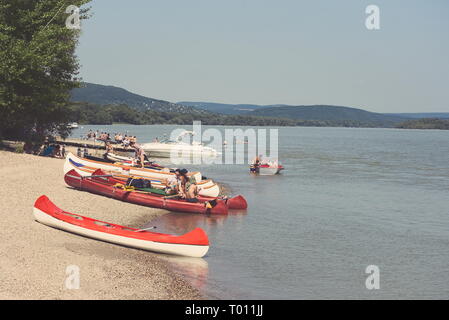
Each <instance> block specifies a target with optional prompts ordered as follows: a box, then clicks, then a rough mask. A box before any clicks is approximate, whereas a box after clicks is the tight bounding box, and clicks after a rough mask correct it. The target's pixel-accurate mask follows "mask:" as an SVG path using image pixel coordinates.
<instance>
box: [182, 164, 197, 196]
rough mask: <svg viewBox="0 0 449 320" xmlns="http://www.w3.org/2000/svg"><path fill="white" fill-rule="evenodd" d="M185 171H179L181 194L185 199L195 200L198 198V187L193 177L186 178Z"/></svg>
mask: <svg viewBox="0 0 449 320" xmlns="http://www.w3.org/2000/svg"><path fill="white" fill-rule="evenodd" d="M187 173H188V171H187V169H181V170H180V178H181V188H180V189H182V193H183V195H184V197H185V198H186V199H196V198H197V197H198V187H197V182H196V179H195V176H193V175H191V176H190V177H188V176H187Z"/></svg>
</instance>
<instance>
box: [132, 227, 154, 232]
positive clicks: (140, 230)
mask: <svg viewBox="0 0 449 320" xmlns="http://www.w3.org/2000/svg"><path fill="white" fill-rule="evenodd" d="M156 228H157V227H156V226H153V227H150V228H145V229H139V230H136V232H142V231H147V230H152V229H156Z"/></svg>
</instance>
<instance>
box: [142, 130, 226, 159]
mask: <svg viewBox="0 0 449 320" xmlns="http://www.w3.org/2000/svg"><path fill="white" fill-rule="evenodd" d="M186 135H189V136H193V135H195V133H194V132H193V131H184V132H183V133H181V134H180V135H179V136H178V137H177V138H176V139H175V140H174V141H173V140H169V139H163V140H161V141H153V142H149V143H145V144H143V145H142V148H143V149H144V150H145V152H148V154H149V156H150V157H160V158H171V157H177V158H185V157H201V156H206V157H216V156H217V155H218V154H219V153H218V152H217V150H215V149H213V148H211V147H206V146H204V145H203V144H202V143H200V142H196V141H192V142H191V143H186V142H183V141H182V139H183V138H184V137H185V136H186Z"/></svg>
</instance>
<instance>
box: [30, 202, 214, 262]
mask: <svg viewBox="0 0 449 320" xmlns="http://www.w3.org/2000/svg"><path fill="white" fill-rule="evenodd" d="M33 215H34V219H35V220H36V221H38V222H40V223H42V224H45V225H47V226H50V227H53V228H57V229H61V230H64V231H68V232H72V233H75V234H78V235H81V236H85V237H89V238H93V239H97V240H102V241H106V242H111V243H115V244H118V245H122V246H126V247H131V248H136V249H143V250H147V251H154V252H158V253H167V254H175V255H180V256H186V257H195V258H201V257H203V256H205V255H206V253H207V251H208V250H209V239H208V237H207V234H206V233H205V232H204V230H203V229H201V228H196V229H194V230H193V231H191V232H188V233H186V234H184V235H182V236H176V235H170V234H164V233H156V232H150V231H148V230H147V229H135V228H129V227H124V226H120V225H116V224H112V223H109V222H104V221H99V220H95V219H91V218H87V217H84V216H80V215H77V214H73V213H70V212H67V211H64V210H61V209H60V208H58V207H57V206H56V205H55V204H53V203H52V202H51V201H50V199H48V197H46V196H41V197H39V198H38V199H37V200H36V202H35V203H34V207H33Z"/></svg>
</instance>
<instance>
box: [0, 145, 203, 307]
mask: <svg viewBox="0 0 449 320" xmlns="http://www.w3.org/2000/svg"><path fill="white" fill-rule="evenodd" d="M0 163H1V167H0V176H1V177H2V178H3V183H2V184H1V185H0V195H1V203H0V214H1V216H2V222H1V225H2V232H1V233H0V255H1V263H0V283H1V284H2V285H1V286H0V299H201V295H200V293H199V292H198V290H196V289H194V288H193V287H192V286H190V285H189V284H188V283H187V281H186V280H184V279H182V278H181V277H180V276H178V275H176V274H174V273H173V272H172V271H171V270H170V269H169V267H168V266H167V264H166V262H164V261H163V260H162V259H160V258H158V256H157V255H156V254H153V253H149V252H145V251H140V250H134V249H129V248H124V247H120V246H117V245H113V244H109V243H104V242H100V241H97V240H92V239H87V238H83V237H80V236H77V235H74V234H70V233H67V232H64V231H60V230H56V229H53V228H50V227H47V226H45V225H42V224H39V223H37V222H35V221H34V219H33V217H32V208H33V203H34V201H35V200H36V199H37V198H38V197H39V196H40V195H42V194H45V195H47V196H48V197H49V198H50V199H51V200H52V201H54V202H55V204H57V205H58V206H60V207H61V208H63V209H65V210H67V211H71V212H73V213H78V214H81V215H85V216H88V217H92V218H96V219H100V220H104V221H110V222H113V223H117V224H123V225H128V226H131V227H140V226H141V225H142V224H143V223H144V222H148V221H149V220H151V219H152V218H154V217H156V216H158V215H161V214H164V213H165V212H166V211H164V210H159V209H151V208H146V207H142V206H137V205H133V204H128V203H124V202H120V201H117V200H113V199H108V198H105V197H101V196H97V195H93V194H89V193H87V192H81V191H77V190H73V189H71V188H69V187H67V186H66V185H65V183H64V180H63V172H62V166H63V160H60V159H51V158H44V157H37V156H31V155H25V154H15V153H11V152H5V151H0ZM69 265H76V266H78V267H79V268H80V288H79V289H74V290H73V289H72V290H70V289H67V288H66V287H65V281H66V278H67V275H66V268H67V266H69Z"/></svg>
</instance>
